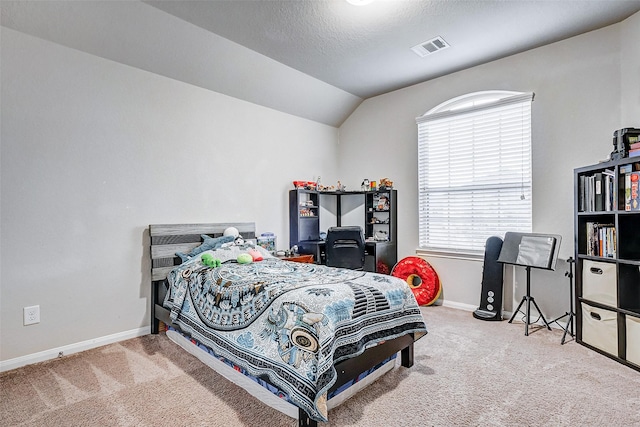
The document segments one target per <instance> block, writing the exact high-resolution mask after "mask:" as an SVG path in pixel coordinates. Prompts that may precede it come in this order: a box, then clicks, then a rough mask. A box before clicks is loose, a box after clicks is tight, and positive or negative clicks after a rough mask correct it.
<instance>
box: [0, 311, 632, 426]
mask: <svg viewBox="0 0 640 427" xmlns="http://www.w3.org/2000/svg"><path fill="white" fill-rule="evenodd" d="M421 311H422V313H423V316H424V318H425V321H426V323H427V328H428V329H429V334H428V335H426V336H425V337H423V338H422V339H420V340H419V341H418V342H416V344H415V364H414V366H413V367H412V368H410V369H407V368H403V367H400V366H396V368H395V369H393V370H392V371H391V372H389V373H388V374H386V375H384V376H383V377H382V378H380V379H379V380H378V381H376V382H375V383H373V384H372V385H370V386H369V387H368V388H367V389H365V390H363V391H361V392H360V393H358V394H357V395H356V396H354V397H353V398H351V399H349V400H348V401H346V402H345V403H343V404H342V405H341V406H339V407H338V408H335V409H333V410H331V411H330V412H329V420H330V422H329V423H326V424H324V426H603V425H606V426H640V373H639V372H637V371H635V370H633V369H631V368H629V367H626V366H623V365H621V364H619V363H617V362H614V361H613V360H610V359H609V358H607V357H605V356H602V355H600V354H598V353H596V352H594V351H591V350H589V349H587V348H585V347H583V346H581V345H579V344H577V343H576V342H574V341H569V342H568V343H566V344H564V345H560V340H561V337H562V331H559V330H553V331H548V330H546V329H539V328H538V327H532V328H531V330H530V334H529V336H524V325H523V324H522V323H517V322H514V323H512V324H509V323H507V322H506V321H503V322H484V321H480V320H476V319H474V318H473V317H472V315H471V313H469V312H465V311H460V310H455V309H451V308H447V307H441V306H438V307H435V306H432V307H421ZM0 394H1V399H0V421H1V424H2V425H3V426H265V425H268V426H271V427H276V426H290V427H293V426H295V425H297V422H296V420H293V419H292V418H289V417H287V416H285V415H283V414H281V413H279V412H278V411H276V410H274V409H271V408H269V407H267V406H265V405H264V404H262V403H261V402H260V401H258V400H257V399H255V398H253V397H252V396H250V395H249V394H248V393H246V392H245V391H244V390H242V389H241V388H239V387H237V386H235V385H233V384H232V383H230V382H229V381H227V380H226V379H224V378H222V377H221V376H220V375H218V374H217V373H215V372H213V371H212V370H211V369H210V368H208V367H206V366H205V365H203V364H202V363H201V362H200V361H198V360H197V359H196V358H195V357H193V356H191V355H189V354H187V353H186V352H184V351H183V350H182V349H180V348H179V347H178V346H177V345H175V344H174V343H172V342H171V341H169V339H168V338H167V337H166V336H165V335H163V334H160V335H155V336H153V335H147V336H144V337H140V338H135V339H131V340H127V341H123V342H119V343H115V344H110V345H107V346H104V347H100V348H96V349H92V350H89V351H85V352H82V353H78V354H74V355H70V356H66V357H63V358H61V359H56V360H52V361H48V362H43V363H38V364H34V365H30V366H26V367H23V368H19V369H15V370H12V371H8V372H4V373H2V374H0Z"/></svg>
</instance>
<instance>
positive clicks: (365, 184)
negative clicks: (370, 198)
mask: <svg viewBox="0 0 640 427" xmlns="http://www.w3.org/2000/svg"><path fill="white" fill-rule="evenodd" d="M360 189H361V190H362V191H369V189H370V187H369V180H368V179H367V178H365V179H363V180H362V184H360Z"/></svg>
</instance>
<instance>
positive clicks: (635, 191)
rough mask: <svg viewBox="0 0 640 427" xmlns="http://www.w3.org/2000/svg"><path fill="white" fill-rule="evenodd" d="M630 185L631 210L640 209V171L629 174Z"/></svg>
mask: <svg viewBox="0 0 640 427" xmlns="http://www.w3.org/2000/svg"><path fill="white" fill-rule="evenodd" d="M625 182H626V181H625ZM629 185H630V187H631V188H630V192H629V193H630V197H629V199H630V200H629V208H630V209H629V210H630V211H640V194H639V192H640V188H639V186H640V172H631V173H630V174H629ZM625 190H626V189H625Z"/></svg>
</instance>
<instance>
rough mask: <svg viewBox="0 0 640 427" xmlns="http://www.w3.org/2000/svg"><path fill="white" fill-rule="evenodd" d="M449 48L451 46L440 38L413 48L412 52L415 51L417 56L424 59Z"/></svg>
mask: <svg viewBox="0 0 640 427" xmlns="http://www.w3.org/2000/svg"><path fill="white" fill-rule="evenodd" d="M448 47H449V44H448V43H447V42H446V41H444V39H443V38H442V37H440V36H438V37H436V38H434V39H431V40H429V41H426V42H422V43H420V44H417V45H415V46H414V47H412V48H411V50H412V51H414V52H415V53H416V55H418V56H420V57H422V58H424V57H425V56H427V55H431V54H432V53H436V52H437V51H439V50H442V49H446V48H448Z"/></svg>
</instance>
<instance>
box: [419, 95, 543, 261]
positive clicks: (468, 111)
mask: <svg viewBox="0 0 640 427" xmlns="http://www.w3.org/2000/svg"><path fill="white" fill-rule="evenodd" d="M533 98H534V94H533V93H532V92H528V93H527V92H513V91H502V90H490V91H481V92H473V93H469V94H466V95H462V96H458V97H455V98H452V99H450V100H447V101H445V102H442V103H440V104H439V105H437V106H435V107H434V108H432V109H430V110H429V111H427V112H426V113H425V114H424V115H422V116H420V117H418V118H416V124H417V126H418V221H419V236H418V248H417V252H418V253H429V254H430V255H441V256H455V257H457V258H468V259H481V258H482V256H483V254H484V242H485V241H486V238H488V237H490V236H492V235H498V236H499V237H501V238H503V237H504V233H505V232H506V231H519V232H531V230H532V223H533V218H532V216H533V212H532V210H533V209H532V203H531V197H532V156H531V150H532V148H531V147H532V142H531V139H532V138H531V119H532V117H531V116H532V111H531V104H532V101H533ZM510 108H511V109H512V110H513V111H512V113H513V114H514V115H515V116H516V117H517V113H514V111H516V109H521V110H522V116H521V117H520V118H519V120H520V121H519V122H518V123H517V124H519V125H520V126H521V127H522V135H521V137H520V140H519V141H518V136H517V135H516V136H514V134H515V131H514V130H513V129H511V131H510V132H511V134H510V135H507V136H504V137H502V136H501V137H498V138H497V140H498V141H502V142H498V143H497V144H496V143H495V142H494V141H492V142H491V143H490V144H493V145H490V147H491V148H492V149H493V148H494V147H497V150H498V151H500V148H501V147H507V149H508V150H511V151H508V152H507V153H506V154H499V155H500V156H504V157H505V161H507V163H506V164H507V166H509V167H511V169H510V170H511V172H509V171H508V170H509V169H508V170H507V171H505V172H504V173H503V172H502V170H501V172H500V173H499V174H496V175H505V176H504V177H502V176H500V177H497V178H495V179H499V180H502V179H504V180H506V181H504V182H502V183H497V184H496V185H497V186H496V187H495V188H494V189H493V191H494V192H495V194H497V195H501V194H502V195H501V199H502V200H503V201H502V203H503V206H505V205H509V206H517V207H518V214H517V216H518V221H517V222H516V225H515V226H514V227H511V226H509V227H508V229H507V228H505V227H506V226H504V225H499V226H498V227H497V228H498V229H499V230H498V232H497V233H494V232H491V230H490V229H487V227H486V224H485V225H484V226H478V225H472V226H471V228H472V229H473V230H474V236H475V237H473V238H471V239H469V241H468V242H466V243H464V244H460V243H456V242H453V243H451V241H454V240H456V239H461V240H457V241H463V240H465V238H464V237H460V236H461V235H463V234H466V233H465V231H460V227H458V231H454V233H452V236H453V237H452V238H451V239H452V240H451V241H449V242H447V243H442V242H443V241H444V240H446V239H445V237H443V235H440V236H439V239H438V237H433V238H430V237H429V236H428V235H427V233H431V232H433V230H434V229H436V228H435V227H437V226H438V221H440V222H442V223H443V224H447V225H448V226H449V227H450V226H451V223H452V222H454V220H456V218H454V215H453V214H452V213H451V212H452V211H453V210H456V209H460V202H457V203H458V204H457V205H456V206H455V207H453V208H449V207H447V208H446V209H445V210H447V209H448V210H447V213H445V215H442V216H443V218H440V219H438V220H435V219H434V218H435V215H434V214H433V213H432V214H430V213H429V212H430V210H433V209H434V208H433V207H429V204H435V203H440V205H442V204H443V203H444V204H448V202H443V201H442V200H444V199H441V200H440V201H439V202H434V203H431V202H430V201H429V200H430V199H429V198H431V199H434V200H435V198H436V196H435V194H436V192H438V191H440V192H441V193H443V195H444V194H448V196H447V197H451V199H454V198H455V195H454V196H452V195H451V193H452V190H454V191H455V190H456V187H455V185H456V184H451V183H448V184H447V185H446V186H442V187H440V189H439V190H434V187H432V188H429V183H428V182H427V181H428V178H427V176H428V169H429V165H428V159H427V160H425V156H427V157H428V156H429V155H432V156H437V155H440V154H441V152H442V151H443V150H446V149H447V148H446V147H448V146H446V147H445V148H438V147H439V146H435V147H436V148H434V149H433V150H432V151H433V152H432V153H431V154H429V153H425V151H428V147H427V146H426V145H425V144H428V142H429V141H428V140H429V138H428V136H427V135H426V134H427V133H428V130H429V129H430V128H431V129H433V128H434V127H436V126H439V125H441V124H442V123H445V124H444V125H441V126H445V127H446V123H448V122H452V123H453V125H454V126H455V123H456V121H457V122H458V123H460V122H462V123H464V124H465V125H468V124H467V123H466V122H467V121H473V123H474V124H473V127H472V128H473V129H477V128H479V125H478V124H476V123H475V122H476V121H478V122H481V119H480V117H481V116H482V117H483V116H485V115H487V114H489V115H490V117H492V118H493V116H496V115H497V116H500V117H502V116H501V113H500V111H507V110H509V109H510ZM505 114H506V113H505ZM470 118H471V119H470ZM500 120H502V119H500ZM509 123H510V122H509ZM509 126H511V125H510V124H509V125H507V124H505V125H503V122H502V121H498V125H497V127H496V128H491V129H494V130H495V129H501V130H505V128H507V127H509ZM452 127H453V126H452ZM425 129H426V130H425ZM482 132H485V133H487V134H488V133H491V132H487V131H486V130H485V131H482V130H481V131H480V133H482ZM432 133H434V132H432ZM506 134H507V132H506V130H505V135H506ZM434 138H435V139H436V140H437V142H439V143H441V142H442V140H443V139H442V138H440V137H434ZM455 138H456V136H455V134H454V136H453V137H447V138H445V139H444V140H446V143H447V144H450V143H451V140H452V139H453V140H455ZM476 138H477V137H476ZM431 142H432V143H433V139H432V140H431ZM518 144H520V148H518V146H517V145H518ZM471 145H472V146H473V148H471V149H470V150H469V153H466V154H469V156H467V161H470V160H471V159H473V158H475V159H476V161H477V159H478V158H479V157H480V156H481V154H482V150H481V149H478V147H477V145H478V143H477V142H476V141H475V140H474V141H473V143H472V144H471ZM456 147H457V146H455V145H454V146H453V148H454V149H455V148H456ZM518 149H519V150H521V151H520V153H521V159H520V165H519V166H520V168H521V170H520V174H521V177H520V178H521V181H520V183H519V184H520V192H521V195H520V196H519V198H520V200H522V204H521V203H520V202H519V201H517V200H514V197H515V196H514V194H511V193H512V192H513V191H515V190H514V189H515V187H517V185H515V184H516V183H515V182H514V180H515V178H516V177H515V172H514V171H513V167H514V166H517V161H516V160H514V159H513V152H512V150H516V152H518V151H517V150H518ZM438 152H440V154H438ZM458 152H459V150H458ZM434 153H436V154H434ZM446 155H449V160H448V162H447V163H446V164H445V166H436V167H433V165H431V166H432V167H433V169H434V170H436V169H438V168H440V169H441V170H444V169H443V168H447V171H450V170H451V167H449V166H451V165H455V164H459V160H460V159H453V158H452V155H451V154H445V157H442V158H443V159H444V158H446ZM509 156H511V157H512V158H511V159H510V160H509V158H508V157H509ZM485 157H486V156H485ZM462 158H464V155H463V157H462ZM425 161H426V162H427V163H425ZM509 162H510V163H509ZM472 164H473V163H472ZM454 171H455V169H454ZM452 175H453V180H454V181H455V179H456V178H458V177H456V176H455V172H453V173H452ZM485 179H488V180H489V181H490V180H491V179H489V178H486V176H485ZM425 180H426V181H425ZM432 180H433V179H432ZM440 181H442V180H440ZM463 187H464V186H463ZM467 187H472V186H467ZM507 188H510V189H511V190H510V191H511V193H509V194H508V196H505V194H507V190H506V189H507ZM457 191H459V192H460V194H462V191H469V192H470V194H474V190H473V189H470V188H467V189H464V188H461V187H457ZM481 192H484V193H486V192H487V189H486V188H483V189H476V190H475V194H479V193H481ZM501 192H502V193H501ZM523 197H524V199H523ZM447 200H449V199H447ZM485 203H486V202H485ZM440 205H439V206H440ZM463 209H464V208H463ZM469 211H470V212H469V214H471V213H472V212H473V211H474V208H473V207H472V208H470V209H469ZM480 211H481V209H477V208H476V209H475V212H476V216H478V212H480ZM456 212H459V211H456ZM429 215H431V216H429ZM503 216H504V218H503V217H501V218H500V221H499V222H503V221H506V217H507V214H504V215H503ZM457 220H459V221H464V220H468V221H470V222H473V220H470V219H468V218H463V219H461V218H457ZM520 220H522V221H524V222H523V223H522V224H521V223H520ZM459 225H460V224H459ZM507 225H508V223H507ZM461 226H464V224H462V225H461ZM483 227H484V231H486V232H487V233H485V235H484V236H483V235H482V233H481V231H482V230H483ZM446 229H449V228H442V229H440V228H437V230H446ZM430 230H431V231H430ZM439 232H440V231H436V232H435V234H437V233H439ZM441 234H442V233H441ZM481 240H482V241H481ZM480 246H481V247H480Z"/></svg>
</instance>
